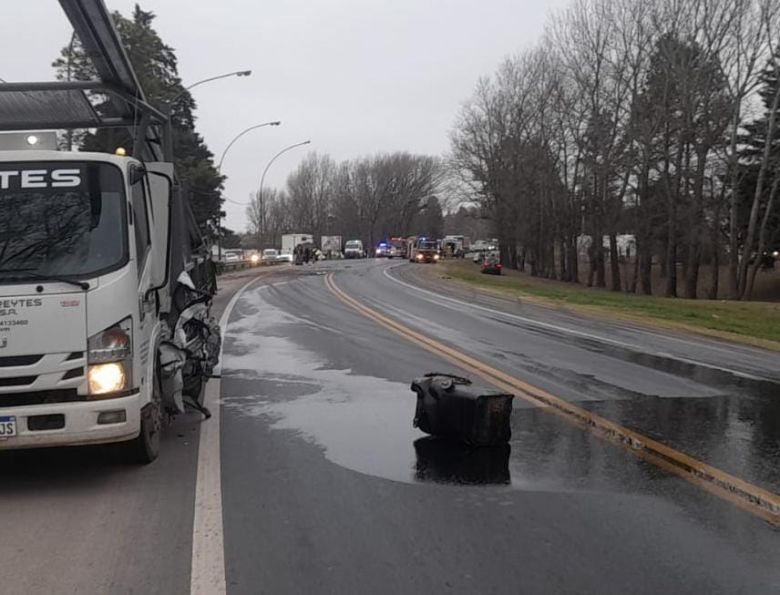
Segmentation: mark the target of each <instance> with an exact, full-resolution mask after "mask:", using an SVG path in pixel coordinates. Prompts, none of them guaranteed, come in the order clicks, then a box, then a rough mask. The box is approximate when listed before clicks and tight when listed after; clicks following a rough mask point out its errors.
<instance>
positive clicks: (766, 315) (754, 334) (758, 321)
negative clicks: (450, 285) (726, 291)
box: [440, 261, 780, 347]
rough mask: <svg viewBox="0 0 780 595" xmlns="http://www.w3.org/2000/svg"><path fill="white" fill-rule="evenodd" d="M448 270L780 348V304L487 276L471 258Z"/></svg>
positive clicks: (489, 284)
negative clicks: (652, 294) (640, 293)
mask: <svg viewBox="0 0 780 595" xmlns="http://www.w3.org/2000/svg"><path fill="white" fill-rule="evenodd" d="M442 268H443V269H444V270H443V271H440V272H446V274H448V275H450V276H451V277H452V278H454V279H459V280H461V281H464V282H466V283H468V284H470V285H476V286H481V287H486V288H491V289H497V290H499V291H502V292H504V293H510V294H514V295H517V294H521V295H526V296H534V297H537V298H541V299H542V300H545V301H549V302H553V303H558V304H566V305H571V306H573V307H575V308H576V307H587V308H589V309H591V310H594V311H596V312H598V313H602V314H607V315H609V314H610V313H612V314H619V315H624V316H631V317H639V318H646V319H652V320H661V321H665V322H668V323H674V324H678V325H682V326H687V327H694V328H699V329H707V330H709V331H717V332H721V333H731V334H733V335H739V336H742V337H750V338H753V339H759V340H760V341H770V342H775V343H777V344H778V345H777V347H780V304H777V303H767V302H731V301H710V300H684V299H669V298H661V297H650V296H638V295H632V294H625V293H617V292H611V291H606V290H603V289H593V288H586V287H583V286H580V285H568V284H565V283H560V282H557V281H548V280H546V279H536V278H533V277H529V276H527V275H524V274H522V273H515V272H511V273H510V274H509V275H503V276H501V277H494V276H492V275H483V274H481V273H480V272H479V270H478V268H477V267H476V266H475V265H474V264H472V263H471V262H463V261H461V262H446V263H442Z"/></svg>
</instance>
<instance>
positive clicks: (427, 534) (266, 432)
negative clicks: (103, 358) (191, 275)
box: [0, 261, 780, 595]
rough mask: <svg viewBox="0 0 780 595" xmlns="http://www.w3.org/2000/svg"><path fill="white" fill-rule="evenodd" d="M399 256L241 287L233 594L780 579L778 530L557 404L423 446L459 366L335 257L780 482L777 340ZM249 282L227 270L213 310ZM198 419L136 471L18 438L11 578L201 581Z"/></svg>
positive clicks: (9, 515)
mask: <svg viewBox="0 0 780 595" xmlns="http://www.w3.org/2000/svg"><path fill="white" fill-rule="evenodd" d="M397 264H398V263H389V262H376V261H363V262H344V263H332V264H325V263H321V264H318V265H315V266H312V267H285V268H280V269H279V270H278V271H274V274H273V275H270V276H268V277H266V278H264V279H261V280H259V281H258V282H256V284H255V285H253V287H251V288H249V289H248V290H247V291H246V292H245V293H244V294H243V297H242V298H241V299H240V300H238V301H237V302H236V304H235V307H234V309H233V311H232V315H231V316H230V320H229V332H228V337H227V340H226V344H225V353H224V358H223V380H222V384H221V395H222V408H221V441H222V446H221V465H222V475H221V478H222V505H223V522H224V549H225V565H226V580H227V586H228V592H230V593H336V592H339V593H363V592H376V593H399V592H403V593H422V592H426V593H439V592H452V593H625V592H631V593H657V592H668V593H702V592H707V593H751V594H752V593H778V592H780V545H779V544H780V540H778V538H779V537H780V533H779V532H778V529H777V528H773V527H771V526H770V525H768V524H767V523H766V522H764V521H761V520H759V519H757V518H756V517H754V516H752V515H750V514H749V513H747V512H744V511H743V510H740V509H739V508H736V507H734V506H733V505H731V504H729V503H727V502H725V501H723V500H721V499H719V498H716V497H715V496H712V495H710V494H708V493H707V492H705V491H702V490H701V489H700V488H698V487H695V486H694V485H692V484H690V483H688V482H686V481H683V480H681V479H679V478H677V477H674V476H671V475H669V474H667V473H666V472H664V471H662V470H660V469H658V468H656V467H654V466H652V465H650V464H649V463H646V462H644V461H642V460H640V459H638V458H636V457H634V456H633V455H631V454H630V453H628V452H626V451H625V450H622V449H619V448H616V447H615V446H614V445H612V444H610V443H608V442H604V441H603V440H600V439H598V438H596V437H594V436H593V435H592V434H590V433H589V432H587V431H585V430H583V429H581V428H579V427H577V426H574V425H571V424H569V423H568V422H567V421H564V420H563V419H561V418H560V417H558V416H555V415H552V414H550V412H549V411H545V410H542V409H538V408H535V407H533V406H531V405H528V404H527V403H525V402H524V401H522V400H520V399H516V400H515V412H514V414H513V419H512V430H513V437H512V441H511V444H510V447H509V448H508V449H496V450H489V451H474V450H469V449H463V448H457V447H453V446H452V445H449V444H446V443H443V442H441V441H438V440H434V439H430V438H425V437H424V436H423V435H422V434H421V433H419V432H418V431H416V430H414V429H413V428H412V427H411V419H412V416H413V411H414V400H415V399H414V395H413V393H412V392H411V391H410V390H409V381H410V380H411V379H412V378H414V377H416V376H419V375H420V374H422V373H424V372H428V371H433V370H436V371H457V370H455V369H454V368H453V367H452V366H451V365H449V364H447V363H446V362H444V361H442V360H441V359H440V358H439V357H438V356H436V355H435V354H432V353H430V352H428V351H424V350H422V349H421V348H419V347H416V346H414V345H412V344H409V343H406V342H404V339H402V338H400V337H399V336H397V335H395V334H393V333H391V332H389V331H387V330H385V329H383V328H382V327H380V326H378V325H377V324H376V323H375V322H373V321H372V320H369V319H367V318H364V317H362V316H361V315H360V314H358V313H357V312H355V311H354V310H352V309H350V308H348V307H347V306H346V305H344V304H343V303H342V302H340V301H338V300H337V299H336V298H335V297H334V296H333V294H331V293H330V292H329V291H328V290H327V288H326V287H325V284H324V276H323V275H322V274H321V273H325V272H334V280H335V281H336V283H337V284H338V285H339V287H341V288H342V289H343V290H344V291H346V292H347V293H349V294H350V295H351V296H353V297H354V298H356V299H358V300H360V301H361V302H363V303H365V304H367V305H369V306H371V307H372V308H374V309H376V310H379V311H381V312H383V313H385V314H386V315H388V316H391V317H394V318H396V319H397V320H399V321H402V322H404V323H405V324H407V325H408V326H410V327H412V328H415V329H418V330H421V331H423V332H425V333H426V334H429V335H430V336H432V337H434V338H436V339H438V340H440V341H442V342H443V343H446V344H448V345H452V346H454V347H457V348H458V349H461V350H465V351H468V352H470V353H472V354H473V355H474V356H475V357H477V358H478V359H480V360H483V361H485V362H486V363H489V364H490V365H492V366H494V367H497V368H500V369H502V370H505V371H507V372H510V373H512V374H514V375H516V376H518V377H520V378H522V379H524V380H527V381H528V382H530V383H532V384H535V385H537V386H540V387H542V388H545V389H547V390H549V391H551V392H552V393H553V394H555V395H557V396H559V397H561V398H564V399H567V400H570V401H573V402H577V403H578V404H579V405H580V406H583V407H587V408H590V409H592V410H594V411H598V412H599V413H601V414H603V415H604V416H605V417H607V418H609V419H613V420H615V421H618V422H620V423H622V424H624V425H626V426H628V427H631V428H632V429H636V430H637V431H640V432H643V433H644V434H646V435H650V436H653V437H656V438H657V439H659V440H661V441H662V442H664V443H665V444H669V445H670V446H674V447H676V448H679V449H680V450H682V451H683V452H687V453H689V454H692V455H695V456H697V457H698V458H700V459H702V460H704V461H705V462H708V463H710V464H713V465H716V466H718V467H720V468H722V469H724V470H727V471H730V472H732V473H734V474H736V475H737V476H739V477H742V478H744V479H747V480H749V481H751V482H754V483H755V484H757V485H760V486H763V487H765V488H767V489H770V490H772V491H775V492H777V491H780V490H779V489H778V484H780V481H778V476H777V467H778V465H777V461H778V444H779V442H780V430H779V429H778V420H779V419H780V414H778V405H777V402H778V401H777V396H778V392H777V391H774V392H773V388H774V387H773V385H774V383H775V381H777V380H778V378H777V374H778V356H777V354H773V353H767V352H763V351H761V350H755V349H750V348H745V347H738V346H732V345H729V344H725V343H720V342H716V341H711V340H707V339H699V338H695V337H690V336H685V335H670V334H668V333H665V332H663V333H662V332H650V331H647V330H643V329H638V328H634V327H632V326H630V325H625V324H617V325H616V324H610V323H608V322H604V321H599V320H593V319H587V318H581V317H578V316H575V315H572V314H570V313H567V312H565V311H559V310H550V309H546V308H540V307H537V306H534V305H531V304H525V303H523V304H517V303H512V302H508V301H505V300H501V299H497V298H494V297H489V296H482V295H480V294H476V293H474V292H472V291H469V290H462V289H452V288H451V289H449V290H448V292H449V293H448V295H450V296H451V297H452V298H454V299H456V301H453V302H446V301H444V300H443V299H442V297H441V295H440V294H438V293H437V291H438V287H439V285H438V284H437V283H436V281H435V272H436V269H435V268H433V267H417V266H414V265H407V264H405V263H403V264H401V266H396V265H397ZM431 275H432V276H431ZM248 279H249V277H240V278H233V279H223V282H222V285H223V287H224V289H223V291H222V292H221V293H220V295H219V296H218V299H217V304H216V308H215V310H216V311H217V313H219V311H220V310H221V309H222V308H224V307H225V305H226V304H227V302H228V300H229V298H230V297H231V295H232V294H233V293H234V292H235V291H236V290H237V289H238V288H239V287H241V286H242V285H243V284H244V283H245V282H246V281H247V280H248ZM403 283H406V284H408V285H404V284H403ZM409 285H411V287H410V286H409ZM421 289H422V290H425V291H433V292H434V294H433V295H432V294H430V293H424V292H423V291H420V290H421ZM462 302H467V304H464V303H462ZM773 397H774V398H773ZM199 429H200V420H199V417H198V416H197V415H195V414H192V415H188V416H184V417H182V418H180V419H179V420H178V421H177V422H176V424H175V425H174V426H173V427H172V428H169V429H168V430H167V431H166V432H165V435H164V445H163V450H162V454H161V456H160V458H159V459H158V461H156V462H155V463H154V464H153V465H150V466H147V467H140V468H139V467H132V466H128V465H122V464H118V463H117V462H116V459H115V458H114V457H113V455H112V452H111V450H110V449H102V448H81V449H66V450H60V451H30V452H26V453H15V454H13V455H9V454H8V453H0V471H1V472H2V476H3V479H2V481H1V482H0V593H2V594H3V595H5V594H6V593H8V594H16V593H24V594H28V593H55V592H56V593H144V594H145V593H164V594H169V593H172V594H178V593H187V592H189V590H190V572H191V564H190V562H191V556H192V543H193V541H192V536H193V509H194V501H195V484H196V477H197V465H198V443H199V439H198V437H199Z"/></svg>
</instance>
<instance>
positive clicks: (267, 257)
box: [261, 248, 279, 264]
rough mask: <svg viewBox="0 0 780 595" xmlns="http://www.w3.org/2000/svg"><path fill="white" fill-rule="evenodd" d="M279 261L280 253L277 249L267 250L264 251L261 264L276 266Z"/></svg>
mask: <svg viewBox="0 0 780 595" xmlns="http://www.w3.org/2000/svg"><path fill="white" fill-rule="evenodd" d="M278 261H279V251H278V250H277V249H276V248H266V249H265V250H263V256H262V258H261V262H262V263H263V264H276V263H277V262H278Z"/></svg>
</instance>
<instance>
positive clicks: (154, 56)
mask: <svg viewBox="0 0 780 595" xmlns="http://www.w3.org/2000/svg"><path fill="white" fill-rule="evenodd" d="M112 17H113V19H114V24H115V26H116V28H117V31H118V33H119V36H120V38H121V39H122V42H123V44H124V46H125V50H126V51H127V55H128V58H129V59H130V62H131V63H132V65H133V69H134V70H135V72H136V76H137V77H138V80H139V83H140V84H141V88H142V89H143V90H144V93H145V94H146V99H147V101H148V102H149V103H150V104H151V105H152V106H154V107H155V108H157V109H159V110H160V111H163V112H166V111H168V104H169V103H170V102H171V101H172V100H173V99H174V98H177V96H178V98H177V99H176V100H175V102H174V103H173V104H172V105H171V106H170V115H171V119H172V122H173V149H174V161H175V165H176V172H177V175H178V178H179V182H180V184H181V188H182V192H184V193H185V194H186V195H188V196H189V199H190V202H191V204H192V207H193V212H194V213H195V218H196V219H197V221H198V224H199V225H200V226H201V228H202V229H204V230H205V229H206V227H208V223H209V222H210V221H213V220H215V219H216V218H217V216H218V213H219V210H220V206H221V203H222V201H223V199H222V197H221V190H222V185H223V182H224V177H223V176H221V175H219V173H218V172H217V170H216V168H215V166H214V161H213V157H214V156H213V154H212V153H211V151H209V149H208V147H207V146H206V144H205V142H204V141H203V138H202V137H201V136H200V135H199V134H198V133H197V132H196V131H195V116H194V114H193V112H194V110H195V101H194V99H193V98H192V96H191V95H190V94H189V93H188V92H187V91H186V90H185V89H184V87H183V85H182V81H181V78H180V77H179V74H178V59H177V57H176V52H175V51H174V49H173V48H171V47H170V46H169V45H167V44H165V42H163V40H162V39H161V38H160V36H159V34H158V33H157V31H155V30H154V28H153V27H152V24H153V22H154V19H155V15H154V13H152V12H147V11H144V10H142V9H141V8H140V6H138V5H137V4H136V5H135V9H134V11H133V15H132V18H129V19H128V18H125V17H123V16H122V14H121V13H119V12H114V13H113V15H112ZM52 66H53V67H54V68H55V70H56V73H57V78H58V79H60V80H92V79H94V78H96V73H95V69H94V67H93V66H92V63H91V62H90V60H89V57H88V56H87V55H86V53H85V51H84V48H83V46H82V45H81V43H80V42H79V40H78V39H77V38H76V39H74V40H73V43H72V44H69V45H68V46H66V47H64V48H63V49H62V51H61V52H60V56H59V58H57V59H56V60H55V61H54V63H53V64H52ZM96 99H97V100H98V103H97V104H96V106H95V109H97V110H98V111H104V110H107V109H108V104H107V102H106V101H105V99H104V100H103V101H100V98H96ZM72 138H73V139H74V142H75V144H76V146H78V147H79V148H80V149H81V150H82V151H96V152H106V153H113V152H114V151H115V150H116V148H117V147H125V148H127V149H128V150H129V149H131V148H132V139H131V137H130V133H129V132H128V131H127V130H124V129H100V130H98V131H97V132H95V133H91V132H87V131H78V132H77V133H76V134H74V136H73V137H72Z"/></svg>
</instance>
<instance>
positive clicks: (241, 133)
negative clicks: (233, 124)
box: [217, 120, 282, 173]
mask: <svg viewBox="0 0 780 595" xmlns="http://www.w3.org/2000/svg"><path fill="white" fill-rule="evenodd" d="M281 124H282V123H281V122H280V121H279V120H276V121H274V122H263V123H262V124H255V125H254V126H250V127H249V128H246V129H244V130H242V131H241V132H239V133H238V134H237V135H236V136H235V137H233V140H231V141H230V142H229V143H228V145H227V147H225V150H224V151H222V156H221V157H220V158H219V165H217V171H218V172H220V173H221V172H222V162H223V161H225V155H227V152H228V151H229V150H230V147H232V146H233V144H234V143H235V142H236V141H237V140H238V139H239V138H241V137H242V136H244V135H245V134H246V133H247V132H251V131H252V130H255V129H257V128H262V127H263V126H280V125H281Z"/></svg>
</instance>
